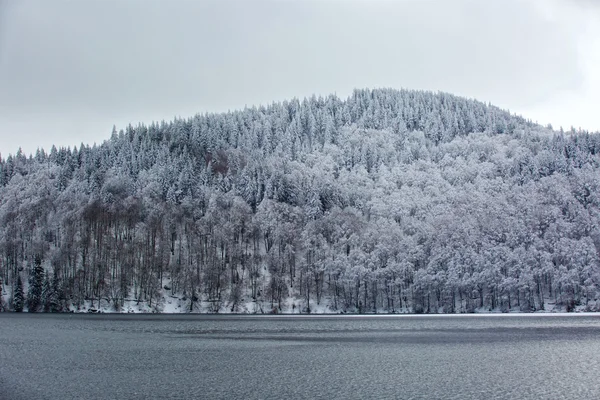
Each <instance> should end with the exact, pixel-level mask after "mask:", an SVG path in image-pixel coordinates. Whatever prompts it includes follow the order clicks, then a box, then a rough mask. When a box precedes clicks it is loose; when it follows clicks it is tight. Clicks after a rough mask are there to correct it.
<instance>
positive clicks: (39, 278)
mask: <svg viewBox="0 0 600 400" xmlns="http://www.w3.org/2000/svg"><path fill="white" fill-rule="evenodd" d="M32 272H33V273H32V274H31V275H30V281H29V291H28V292H27V309H28V311H29V312H37V311H38V310H39V308H40V307H41V306H43V298H42V291H43V287H44V267H42V259H41V257H40V256H39V255H36V257H35V265H34V267H33V271H32Z"/></svg>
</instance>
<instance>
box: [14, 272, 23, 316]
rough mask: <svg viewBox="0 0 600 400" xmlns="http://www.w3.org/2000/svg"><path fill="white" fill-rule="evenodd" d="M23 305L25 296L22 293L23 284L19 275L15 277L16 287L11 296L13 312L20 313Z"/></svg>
mask: <svg viewBox="0 0 600 400" xmlns="http://www.w3.org/2000/svg"><path fill="white" fill-rule="evenodd" d="M24 305H25V295H24V293H23V282H22V281H21V275H19V276H18V277H17V286H16V287H15V291H14V295H13V310H14V311H15V312H22V311H23V306H24Z"/></svg>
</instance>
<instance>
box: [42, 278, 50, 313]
mask: <svg viewBox="0 0 600 400" xmlns="http://www.w3.org/2000/svg"><path fill="white" fill-rule="evenodd" d="M48 275H49V274H45V276H44V284H43V286H42V305H43V310H44V312H49V311H50V299H51V297H52V287H51V286H50V278H49V277H48Z"/></svg>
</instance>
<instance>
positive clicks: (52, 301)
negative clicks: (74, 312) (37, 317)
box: [48, 271, 63, 313]
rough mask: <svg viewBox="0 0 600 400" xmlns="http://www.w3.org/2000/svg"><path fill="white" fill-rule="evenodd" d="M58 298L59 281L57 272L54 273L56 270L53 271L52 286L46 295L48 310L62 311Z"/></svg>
mask: <svg viewBox="0 0 600 400" xmlns="http://www.w3.org/2000/svg"><path fill="white" fill-rule="evenodd" d="M60 299H61V293H60V282H59V280H58V274H57V273H56V271H54V276H53V277H52V286H51V288H50V293H49V295H48V305H49V311H50V312H53V313H54V312H62V310H63V307H62V304H61V300H60Z"/></svg>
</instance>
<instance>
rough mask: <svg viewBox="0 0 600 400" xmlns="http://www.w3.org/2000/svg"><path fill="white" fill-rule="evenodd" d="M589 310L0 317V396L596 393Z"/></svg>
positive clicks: (597, 338)
mask: <svg viewBox="0 0 600 400" xmlns="http://www.w3.org/2000/svg"><path fill="white" fill-rule="evenodd" d="M598 376H600V316H597V315H517V316H514V315H493V316H462V315H461V316H366V317H361V316H315V317H301V316H269V317H262V316H206V315H202V316H201V315H106V314H104V315H77V314H63V315H50V314H46V315H41V314H40V315H35V314H7V313H4V314H0V399H2V400H4V399H7V400H8V399H11V400H12V399H14V400H21V399H22V400H29V399H204V398H206V399H280V398H287V399H313V398H323V399H365V398H377V399H435V398H440V399H441V398H443V399H483V398H494V399H514V398H523V399H540V398H544V399H550V398H552V399H573V398H581V399H583V398H586V399H600V380H599V379H598Z"/></svg>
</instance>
